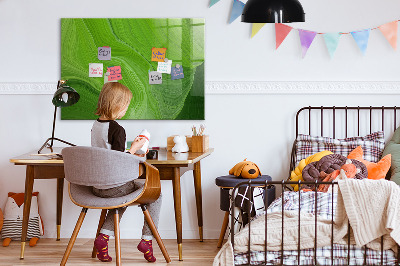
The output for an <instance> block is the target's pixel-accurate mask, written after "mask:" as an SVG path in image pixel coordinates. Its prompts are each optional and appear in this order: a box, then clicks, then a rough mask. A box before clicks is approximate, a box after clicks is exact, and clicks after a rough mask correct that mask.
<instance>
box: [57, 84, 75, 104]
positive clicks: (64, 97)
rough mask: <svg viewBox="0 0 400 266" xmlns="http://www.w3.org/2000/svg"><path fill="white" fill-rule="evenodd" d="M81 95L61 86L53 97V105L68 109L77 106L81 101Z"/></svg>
mask: <svg viewBox="0 0 400 266" xmlns="http://www.w3.org/2000/svg"><path fill="white" fill-rule="evenodd" d="M79 98H80V96H79V93H78V92H76V90H74V89H73V88H71V87H70V86H66V85H61V86H59V87H58V90H57V91H56V92H55V93H54V95H53V100H52V102H53V105H54V106H56V107H67V106H71V105H74V104H76V103H77V102H78V101H79Z"/></svg>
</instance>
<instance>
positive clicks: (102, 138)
mask: <svg viewBox="0 0 400 266" xmlns="http://www.w3.org/2000/svg"><path fill="white" fill-rule="evenodd" d="M125 142H126V133H125V129H124V128H123V127H122V126H120V125H119V124H118V123H117V122H116V121H115V120H99V119H97V120H96V121H94V123H93V126H92V133H91V143H92V147H99V148H105V149H109V150H116V151H122V152H125ZM135 157H136V158H137V159H138V163H137V169H138V171H139V163H140V162H142V161H144V160H145V159H144V158H141V157H138V156H135ZM137 173H139V172H137ZM136 178H138V176H137V175H136V176H135V175H134V174H132V180H133V179H136ZM124 184H125V183H122V184H120V185H124ZM118 186H119V185H118ZM113 187H116V186H102V187H96V188H97V189H109V188H113Z"/></svg>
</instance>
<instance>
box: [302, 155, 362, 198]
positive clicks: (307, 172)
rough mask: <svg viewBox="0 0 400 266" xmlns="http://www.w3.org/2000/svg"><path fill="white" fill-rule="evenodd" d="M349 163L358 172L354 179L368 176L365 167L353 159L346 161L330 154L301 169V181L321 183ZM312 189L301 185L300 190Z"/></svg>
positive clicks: (310, 186) (341, 157)
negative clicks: (327, 176)
mask: <svg viewBox="0 0 400 266" xmlns="http://www.w3.org/2000/svg"><path fill="white" fill-rule="evenodd" d="M348 160H350V161H351V164H354V165H355V167H356V168H357V169H359V171H357V173H356V174H355V176H354V178H355V179H364V178H367V176H368V170H367V167H366V166H365V165H364V164H363V163H362V162H360V161H358V160H355V159H347V158H346V157H345V156H343V155H340V154H331V155H327V156H324V157H323V158H321V160H319V161H318V162H313V163H310V164H308V165H307V166H306V167H304V169H303V173H302V175H303V179H304V181H308V182H315V181H323V180H324V179H325V178H326V175H329V174H331V173H332V172H334V171H336V170H340V168H341V167H342V166H343V165H344V164H346V163H347V162H348ZM303 188H306V189H312V190H313V189H314V186H313V185H305V184H303V185H302V189H303Z"/></svg>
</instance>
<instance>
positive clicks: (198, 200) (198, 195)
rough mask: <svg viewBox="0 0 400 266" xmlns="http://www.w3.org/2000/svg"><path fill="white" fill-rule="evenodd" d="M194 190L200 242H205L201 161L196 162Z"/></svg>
mask: <svg viewBox="0 0 400 266" xmlns="http://www.w3.org/2000/svg"><path fill="white" fill-rule="evenodd" d="M193 177H194V191H195V194H196V208H197V221H198V225H199V235H200V242H203V203H202V196H201V168H200V161H198V162H197V163H195V164H194V167H193Z"/></svg>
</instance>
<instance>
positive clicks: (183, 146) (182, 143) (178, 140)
mask: <svg viewBox="0 0 400 266" xmlns="http://www.w3.org/2000/svg"><path fill="white" fill-rule="evenodd" d="M174 143H175V146H174V147H173V148H172V152H188V151H189V146H188V145H187V143H186V137H185V136H179V135H177V136H175V137H174Z"/></svg>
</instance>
